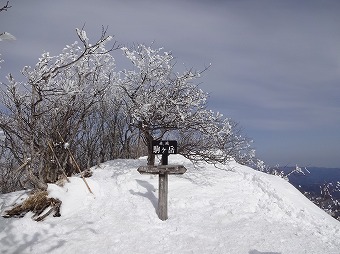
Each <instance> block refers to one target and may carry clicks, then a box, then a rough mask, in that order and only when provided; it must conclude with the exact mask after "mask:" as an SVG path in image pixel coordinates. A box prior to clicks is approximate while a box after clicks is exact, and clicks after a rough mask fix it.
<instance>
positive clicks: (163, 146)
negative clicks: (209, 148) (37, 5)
mask: <svg viewBox="0 0 340 254" xmlns="http://www.w3.org/2000/svg"><path fill="white" fill-rule="evenodd" d="M152 145H153V153H154V154H162V165H160V166H141V167H139V168H138V169H137V170H138V172H139V173H141V174H157V175H158V179H159V180H158V211H157V213H158V217H159V218H160V219H161V220H163V221H164V220H167V219H168V175H169V174H184V173H185V172H186V171H187V169H186V168H185V167H184V166H182V165H168V156H169V154H174V153H176V152H177V142H176V141H154V142H153V144H152Z"/></svg>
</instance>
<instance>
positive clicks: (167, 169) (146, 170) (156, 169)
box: [137, 165, 187, 175]
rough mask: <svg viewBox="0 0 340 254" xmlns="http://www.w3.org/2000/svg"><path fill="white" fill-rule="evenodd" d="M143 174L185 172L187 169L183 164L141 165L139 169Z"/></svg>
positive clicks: (177, 173) (176, 173) (178, 173)
mask: <svg viewBox="0 0 340 254" xmlns="http://www.w3.org/2000/svg"><path fill="white" fill-rule="evenodd" d="M137 171H138V172H139V173H141V174H157V175H158V174H170V175H180V174H184V173H185V172H186V171H187V169H186V168H185V167H184V166H183V165H159V166H141V167H139V168H138V169H137Z"/></svg>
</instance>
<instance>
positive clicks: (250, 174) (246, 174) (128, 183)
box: [0, 155, 340, 254]
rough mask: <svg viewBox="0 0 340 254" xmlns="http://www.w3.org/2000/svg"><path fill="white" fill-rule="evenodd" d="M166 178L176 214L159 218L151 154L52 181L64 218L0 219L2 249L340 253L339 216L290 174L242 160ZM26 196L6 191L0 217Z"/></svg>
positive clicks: (181, 160) (171, 211) (178, 159)
mask: <svg viewBox="0 0 340 254" xmlns="http://www.w3.org/2000/svg"><path fill="white" fill-rule="evenodd" d="M169 163H171V164H183V165H185V167H186V168H187V169H188V171H187V173H185V174H184V175H180V176H177V175H176V176H175V175H170V176H169V197H168V198H169V205H168V214H169V219H168V220H166V221H161V220H159V218H158V217H157V214H156V208H157V200H158V176H151V175H140V174H139V173H138V172H137V168H138V166H140V165H145V164H146V160H145V159H139V160H115V161H111V162H107V163H104V164H102V165H101V166H100V168H96V169H94V175H93V176H92V177H91V178H88V179H87V180H88V183H89V185H90V187H91V188H92V190H93V192H94V195H92V194H90V193H89V191H88V190H87V188H86V186H85V184H84V183H83V181H82V179H81V178H77V177H73V178H70V180H71V183H67V184H66V185H65V186H64V187H63V188H62V187H58V186H56V185H49V192H50V194H49V195H50V196H54V197H58V198H60V199H61V200H62V201H63V204H62V208H61V214H62V217H56V218H54V217H47V218H46V219H45V221H43V222H35V221H33V220H32V219H31V218H30V215H29V214H28V215H26V216H25V217H24V218H21V219H5V218H2V217H0V253H3V254H7V253H35V254H37V253H62V254H66V253H237V254H242V253H246V254H259V253H267V254H268V253H287V254H288V253H289V254H292V253H297V254H300V253H309V254H310V253H320V254H321V253H322V254H325V253H327V254H330V253H337V254H339V253H340V222H338V221H336V220H335V219H333V218H332V217H330V216H329V215H327V214H326V213H325V212H324V211H322V210H321V209H319V208H318V207H316V206H315V205H314V204H312V203H311V202H310V201H309V200H308V199H306V198H305V197H304V196H303V195H302V194H301V193H300V192H299V191H298V190H296V189H295V188H294V187H292V185H290V184H289V183H288V182H286V181H285V180H283V179H281V178H279V177H275V176H271V175H266V174H263V173H260V172H257V171H255V170H252V169H250V168H247V167H244V166H241V165H239V164H237V163H235V162H232V163H230V165H228V166H224V168H223V169H217V168H215V167H214V166H211V165H206V164H204V165H201V166H199V167H196V168H195V167H194V166H193V165H192V164H191V163H190V162H189V161H187V160H185V159H184V158H183V157H181V156H177V155H171V156H170V157H169ZM24 196H25V194H24V193H23V192H16V193H9V194H5V195H0V208H1V212H2V213H3V211H4V210H6V209H8V208H9V207H10V205H12V204H13V203H14V202H17V203H18V202H20V199H21V198H23V197H24Z"/></svg>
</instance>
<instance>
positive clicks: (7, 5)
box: [0, 1, 12, 12]
mask: <svg viewBox="0 0 340 254" xmlns="http://www.w3.org/2000/svg"><path fill="white" fill-rule="evenodd" d="M11 7H12V6H11V5H9V1H7V3H6V5H5V6H3V7H1V8H0V12H2V11H8V9H9V8H11Z"/></svg>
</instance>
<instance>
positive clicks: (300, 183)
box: [281, 167, 340, 199]
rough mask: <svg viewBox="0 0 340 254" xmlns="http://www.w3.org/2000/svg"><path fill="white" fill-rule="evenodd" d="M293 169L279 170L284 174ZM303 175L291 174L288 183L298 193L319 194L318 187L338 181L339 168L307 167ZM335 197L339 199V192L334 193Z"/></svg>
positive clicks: (339, 178)
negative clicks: (297, 190)
mask: <svg viewBox="0 0 340 254" xmlns="http://www.w3.org/2000/svg"><path fill="white" fill-rule="evenodd" d="M294 168H295V167H284V168H281V170H283V171H284V172H285V173H288V172H291V171H292V170H293V169H294ZM306 169H307V170H303V171H304V172H305V175H303V174H296V173H294V174H291V175H289V177H288V179H289V182H290V183H291V184H292V185H294V186H295V188H297V189H299V190H300V191H307V192H312V193H314V194H319V193H320V186H322V185H324V184H326V183H333V184H336V183H337V182H339V181H340V168H325V167H307V168H306ZM334 194H335V197H336V198H337V199H340V192H335V193H334Z"/></svg>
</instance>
